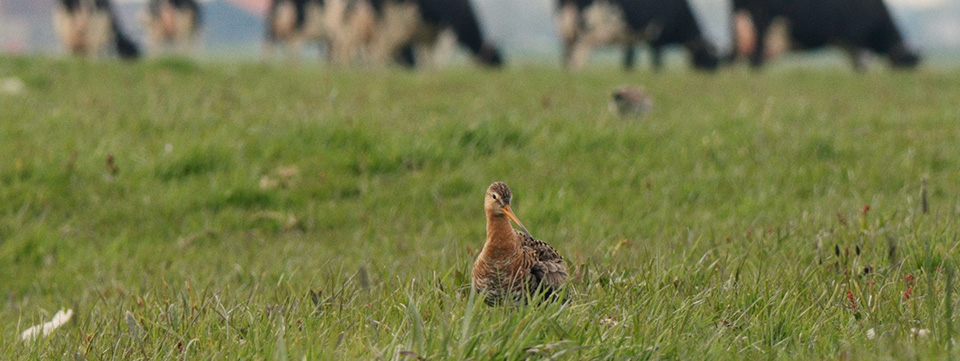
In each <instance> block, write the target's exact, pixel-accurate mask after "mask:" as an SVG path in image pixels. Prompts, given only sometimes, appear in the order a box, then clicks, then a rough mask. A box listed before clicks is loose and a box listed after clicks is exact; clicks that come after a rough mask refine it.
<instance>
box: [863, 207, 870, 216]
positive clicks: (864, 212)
mask: <svg viewBox="0 0 960 361" xmlns="http://www.w3.org/2000/svg"><path fill="white" fill-rule="evenodd" d="M867 212H870V205H869V204H868V205H865V206H863V215H864V216H866V215H867Z"/></svg>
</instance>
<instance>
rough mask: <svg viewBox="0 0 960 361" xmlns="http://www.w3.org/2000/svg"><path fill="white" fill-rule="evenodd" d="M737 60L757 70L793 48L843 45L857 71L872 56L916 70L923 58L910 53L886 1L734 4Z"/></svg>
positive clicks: (742, 0) (747, 0)
mask: <svg viewBox="0 0 960 361" xmlns="http://www.w3.org/2000/svg"><path fill="white" fill-rule="evenodd" d="M733 9H734V15H733V26H734V31H733V34H734V54H733V56H732V57H733V58H739V57H749V58H750V62H751V64H753V65H754V66H755V67H759V66H761V65H763V63H764V61H765V60H766V59H768V58H771V57H774V56H776V55H777V54H779V53H781V52H783V51H785V50H788V49H798V50H809V49H818V48H823V47H826V46H829V45H836V46H840V47H841V48H843V49H844V50H846V51H847V52H848V53H849V54H850V58H851V60H852V62H853V66H854V68H855V69H856V70H857V71H863V70H865V69H866V66H867V62H868V60H869V58H870V56H871V53H874V54H878V55H885V56H887V57H888V58H889V59H890V64H891V65H893V66H894V67H905V68H912V67H914V66H916V65H917V64H918V63H919V62H920V56H919V55H917V54H916V53H915V52H913V51H911V50H909V49H908V48H907V46H906V45H905V44H904V41H903V37H902V36H901V35H900V32H899V30H897V27H896V25H894V23H893V20H892V18H891V17H890V12H889V11H888V9H887V7H886V5H884V3H883V0H844V1H839V0H733Z"/></svg>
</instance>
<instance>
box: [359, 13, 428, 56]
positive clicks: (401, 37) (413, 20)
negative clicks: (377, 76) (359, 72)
mask: <svg viewBox="0 0 960 361" xmlns="http://www.w3.org/2000/svg"><path fill="white" fill-rule="evenodd" d="M420 21H421V19H420V14H419V10H418V9H417V7H416V5H415V4H406V3H404V4H393V3H387V5H385V6H384V10H383V20H382V21H381V26H380V27H379V28H378V29H377V35H376V36H375V38H374V40H373V47H372V49H371V57H372V58H373V59H372V60H373V63H374V64H375V65H378V66H383V65H386V64H387V63H388V62H390V61H391V60H393V57H394V56H395V55H396V54H397V51H399V50H400V49H401V48H402V47H403V46H404V45H406V44H409V42H410V40H411V38H412V37H413V35H414V32H415V31H416V30H417V28H418V27H419V26H420Z"/></svg>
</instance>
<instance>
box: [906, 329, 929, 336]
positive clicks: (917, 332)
mask: <svg viewBox="0 0 960 361" xmlns="http://www.w3.org/2000/svg"><path fill="white" fill-rule="evenodd" d="M910 334H911V335H914V336H916V337H927V336H930V330H928V329H925V328H911V329H910Z"/></svg>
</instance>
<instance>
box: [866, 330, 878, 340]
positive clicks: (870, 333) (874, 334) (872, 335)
mask: <svg viewBox="0 0 960 361" xmlns="http://www.w3.org/2000/svg"><path fill="white" fill-rule="evenodd" d="M875 338H877V331H875V330H874V329H872V328H871V329H869V330H867V339H868V340H872V339H875Z"/></svg>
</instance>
